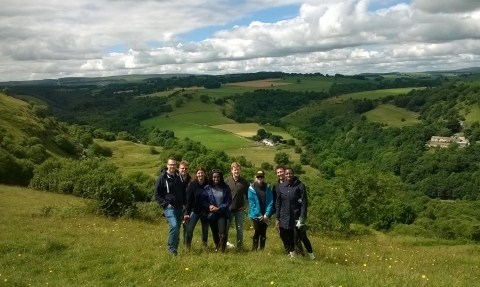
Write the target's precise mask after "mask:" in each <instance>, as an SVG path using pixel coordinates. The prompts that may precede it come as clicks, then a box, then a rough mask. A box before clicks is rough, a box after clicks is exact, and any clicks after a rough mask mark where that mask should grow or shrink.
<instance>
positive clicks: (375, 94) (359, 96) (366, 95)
mask: <svg viewBox="0 0 480 287" xmlns="http://www.w3.org/2000/svg"><path fill="white" fill-rule="evenodd" d="M413 89H414V88H398V89H384V90H376V91H366V92H359V93H352V94H345V95H342V96H340V98H341V99H354V100H363V99H370V100H375V99H378V98H382V97H386V96H390V95H394V96H396V95H399V94H406V93H408V92H410V91H411V90H413ZM417 89H418V88H417Z"/></svg>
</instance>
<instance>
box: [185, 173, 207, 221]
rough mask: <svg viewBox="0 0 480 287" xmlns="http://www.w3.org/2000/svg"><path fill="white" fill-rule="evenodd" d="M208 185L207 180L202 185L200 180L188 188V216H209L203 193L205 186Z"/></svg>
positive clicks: (193, 182)
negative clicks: (195, 214) (191, 214)
mask: <svg viewBox="0 0 480 287" xmlns="http://www.w3.org/2000/svg"><path fill="white" fill-rule="evenodd" d="M207 184H208V182H207V180H205V181H204V182H203V184H200V183H199V182H198V180H196V179H195V180H193V181H192V182H190V184H189V185H188V188H187V214H188V215H190V213H192V211H193V212H195V213H197V214H208V212H207V210H206V209H205V208H204V206H203V202H202V193H203V189H204V188H205V186H206V185H207Z"/></svg>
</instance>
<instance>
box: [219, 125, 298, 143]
mask: <svg viewBox="0 0 480 287" xmlns="http://www.w3.org/2000/svg"><path fill="white" fill-rule="evenodd" d="M212 128H216V129H220V130H224V131H227V132H230V133H234V134H237V135H239V136H242V137H252V136H254V135H256V134H257V131H258V130H259V129H264V130H266V131H267V132H270V133H272V134H275V135H279V136H282V138H284V139H286V140H288V139H291V138H292V136H291V135H290V134H289V133H287V132H286V131H285V130H284V129H282V128H280V127H275V126H270V125H263V126H261V125H259V124H257V123H244V124H237V123H234V124H224V125H216V126H212Z"/></svg>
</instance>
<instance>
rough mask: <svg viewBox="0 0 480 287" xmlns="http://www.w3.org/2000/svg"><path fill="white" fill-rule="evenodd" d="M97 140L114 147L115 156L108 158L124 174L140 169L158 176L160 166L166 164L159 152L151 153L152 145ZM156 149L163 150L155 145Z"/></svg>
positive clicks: (106, 145)
mask: <svg viewBox="0 0 480 287" xmlns="http://www.w3.org/2000/svg"><path fill="white" fill-rule="evenodd" d="M95 142H96V143H97V144H99V145H101V146H104V147H109V148H111V149H112V152H113V156H112V157H111V158H107V160H108V161H111V162H113V163H114V164H115V165H116V166H118V168H119V170H120V171H121V172H122V173H123V174H129V173H133V172H137V171H140V172H144V173H146V174H148V175H151V176H153V177H156V176H157V175H158V171H159V170H160V168H161V167H163V166H164V163H163V162H160V160H159V156H158V154H151V153H150V148H151V147H150V146H146V145H142V144H137V143H133V142H127V141H119V140H117V141H113V142H107V141H104V140H100V139H95ZM155 149H156V150H157V151H158V152H161V150H162V148H161V147H155Z"/></svg>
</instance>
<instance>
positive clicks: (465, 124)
mask: <svg viewBox="0 0 480 287" xmlns="http://www.w3.org/2000/svg"><path fill="white" fill-rule="evenodd" d="M458 124H459V125H460V127H461V128H462V130H463V129H464V128H466V127H467V123H466V122H465V121H459V122H458Z"/></svg>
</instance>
